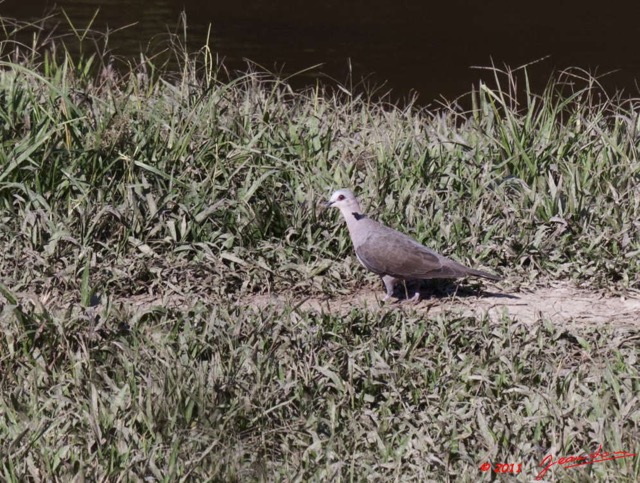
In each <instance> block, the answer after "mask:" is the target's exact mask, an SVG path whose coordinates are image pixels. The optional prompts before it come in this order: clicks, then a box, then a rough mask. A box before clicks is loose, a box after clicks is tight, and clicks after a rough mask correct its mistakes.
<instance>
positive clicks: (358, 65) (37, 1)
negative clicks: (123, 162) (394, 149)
mask: <svg viewBox="0 0 640 483" xmlns="http://www.w3.org/2000/svg"><path fill="white" fill-rule="evenodd" d="M54 5H57V6H58V7H59V8H61V9H64V11H65V12H66V14H67V15H68V17H69V18H70V19H71V21H72V22H73V24H74V25H75V26H77V27H85V26H87V25H88V24H89V22H90V20H91V18H92V17H93V16H94V15H95V14H96V11H97V12H98V14H97V16H96V19H95V21H94V23H93V28H94V29H97V30H106V29H110V30H111V31H112V33H111V34H110V38H109V47H110V48H111V49H112V50H113V52H114V53H116V54H118V55H122V56H135V55H136V54H137V53H138V52H140V50H143V51H144V50H146V49H148V48H150V47H149V46H150V45H154V46H157V45H161V44H162V42H163V39H166V33H167V32H176V31H179V27H178V25H179V19H180V15H181V12H183V11H184V12H186V23H187V27H188V29H187V32H188V36H187V38H188V41H189V47H190V48H192V49H195V48H197V47H200V46H202V45H203V44H204V42H205V39H206V38H207V33H208V31H209V27H211V34H212V35H211V45H212V47H213V49H214V50H215V51H216V52H217V53H218V54H219V55H220V56H221V57H222V58H224V59H225V64H226V65H227V66H228V67H229V68H231V69H232V70H233V69H242V68H243V67H244V65H245V64H244V59H250V60H251V61H253V62H255V63H257V64H259V65H261V66H263V67H264V68H266V69H268V70H272V71H278V72H282V73H284V74H289V73H293V72H297V71H299V70H302V69H305V68H307V67H310V66H312V65H315V64H322V66H321V67H319V68H316V69H315V70H313V71H311V72H307V73H306V74H304V75H303V76H301V77H299V78H298V80H297V82H298V83H314V82H315V81H316V79H317V77H318V76H330V77H333V78H335V79H337V80H338V81H344V80H345V79H346V78H347V73H348V72H349V71H350V70H351V71H352V72H353V79H354V80H358V79H360V78H362V77H367V79H368V83H369V84H376V85H380V84H384V87H385V89H393V92H394V94H395V96H396V97H402V96H407V95H409V94H410V93H411V92H415V93H417V94H418V95H419V99H420V102H421V103H423V104H427V103H430V102H432V101H433V100H434V99H440V98H443V97H444V98H446V99H454V98H456V97H457V96H459V95H461V94H464V93H466V92H468V91H469V90H470V89H471V87H472V85H474V84H477V82H478V80H479V79H481V78H487V76H488V73H487V72H486V71H482V70H478V69H476V68H474V66H488V65H490V64H491V63H492V62H493V63H495V65H497V66H503V65H505V64H506V65H509V66H510V67H517V66H519V65H522V64H525V63H529V62H531V61H533V60H536V59H539V58H543V57H546V59H545V60H544V61H541V62H539V63H538V64H536V65H535V66H533V67H531V68H530V69H529V75H530V76H531V77H532V78H533V81H534V84H536V85H538V86H540V87H541V86H543V85H544V83H545V81H546V79H547V78H548V76H549V75H550V73H551V72H552V71H553V70H554V69H556V70H557V69H562V68H565V67H569V66H577V67H581V68H584V69H588V70H591V71H594V72H597V73H599V74H604V73H607V72H610V71H616V72H615V73H613V74H610V75H608V76H606V77H604V78H603V81H602V82H603V84H604V85H605V86H606V87H607V88H608V89H609V90H611V91H613V90H614V89H624V90H625V91H626V92H627V93H628V94H630V95H637V94H638V81H637V79H640V49H638V45H640V42H639V41H638V39H640V2H636V1H630V0H625V1H617V2H602V1H593V0H583V1H579V2H578V1H567V0H554V1H548V0H540V1H538V2H516V1H513V0H508V1H507V0H487V1H477V0H476V1H470V0H448V1H445V2H431V1H418V0H414V1H409V0H400V1H396V2H391V1H389V0H384V1H383V0H366V1H365V0H352V1H336V0H326V1H323V2H315V3H314V2H306V1H300V0H298V1H296V0H234V1H216V0H102V1H99V0H57V1H56V2H53V1H49V0H4V2H2V1H1V0H0V15H2V16H4V17H7V16H8V17H14V18H18V19H21V20H34V19H37V18H41V17H42V16H43V14H45V13H46V12H50V11H51V9H52V7H53V6H54ZM56 22H58V23H61V24H64V23H65V20H64V17H62V16H60V15H58V16H57V17H56V18H55V19H54V20H52V21H51V22H50V24H53V23H56ZM132 24H133V25H132ZM127 25H132V26H130V27H127V28H124V29H122V30H117V29H119V28H121V27H125V26H127ZM151 48H152V49H153V48H156V47H151Z"/></svg>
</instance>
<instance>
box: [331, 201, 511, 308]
mask: <svg viewBox="0 0 640 483" xmlns="http://www.w3.org/2000/svg"><path fill="white" fill-rule="evenodd" d="M326 206H333V207H336V208H338V209H339V210H340V212H341V213H342V216H343V217H344V219H345V220H346V222H347V228H348V229H349V235H350V236H351V241H352V242H353V247H354V248H355V250H356V256H357V257H358V260H359V261H360V263H362V265H364V266H365V268H367V269H369V270H371V271H372V272H374V273H376V274H378V275H380V277H382V281H383V282H384V286H385V288H386V290H387V295H386V296H385V298H384V300H387V299H388V298H389V297H391V296H392V295H393V291H394V288H395V286H396V283H397V282H398V281H406V280H424V279H431V278H460V277H467V276H470V275H471V276H474V277H482V278H487V279H489V280H500V277H497V276H495V275H493V274H491V273H487V272H483V271H481V270H476V269H473V268H468V267H465V266H464V265H462V264H460V263H458V262H455V261H453V260H451V259H449V258H447V257H443V256H442V255H439V254H438V253H436V252H434V251H433V250H430V249H428V248H427V247H425V246H424V245H422V244H420V243H418V242H417V241H415V240H414V239H413V238H411V237H410V236H408V235H405V234H404V233H400V232H399V231H396V230H394V229H392V228H389V227H387V226H385V225H383V224H382V223H379V222H377V221H375V220H372V219H371V218H368V217H367V216H366V215H365V214H363V213H362V210H361V209H360V204H359V203H358V200H357V199H356V197H355V196H354V194H353V193H352V192H351V191H350V190H348V189H341V190H338V191H336V192H334V193H333V194H332V195H331V199H330V200H329V201H328V202H327V203H326ZM419 296H420V294H419V292H416V294H415V297H414V299H415V300H417V299H418V297H419Z"/></svg>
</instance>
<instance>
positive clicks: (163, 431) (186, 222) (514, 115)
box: [0, 22, 640, 482]
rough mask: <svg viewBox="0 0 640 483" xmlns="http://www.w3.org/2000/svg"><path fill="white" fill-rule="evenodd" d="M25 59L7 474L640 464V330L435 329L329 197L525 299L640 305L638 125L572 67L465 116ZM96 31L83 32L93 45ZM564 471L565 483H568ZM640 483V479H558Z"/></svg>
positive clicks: (357, 474)
mask: <svg viewBox="0 0 640 483" xmlns="http://www.w3.org/2000/svg"><path fill="white" fill-rule="evenodd" d="M22 27H23V26H21V25H17V24H11V23H8V22H5V23H4V29H5V33H6V34H7V36H8V40H6V41H4V42H2V43H1V44H0V139H1V142H0V220H1V224H0V243H1V244H2V248H3V250H2V255H0V293H1V295H0V306H1V307H2V308H1V311H0V327H1V329H2V334H3V335H2V337H1V338H0V415H1V416H2V417H1V418H0V454H2V455H3V458H2V459H1V460H0V465H1V466H0V474H1V475H2V478H3V479H5V480H7V481H24V480H33V481H39V480H65V481H66V480H69V479H72V478H76V479H80V478H81V477H85V478H87V479H89V480H109V481H117V480H142V479H150V480H166V481H175V480H178V479H189V480H196V481H199V480H205V481H207V480H208V481H234V480H238V481H246V480H260V479H263V480H298V481H306V480H329V479H331V480H336V479H337V480H353V481H360V480H377V481H383V480H391V479H397V480H420V481H427V480H432V481H447V480H449V481H477V480H478V479H479V478H483V479H486V480H489V479H494V478H498V477H497V476H495V473H492V472H488V473H483V472H482V471H480V466H481V465H482V464H483V463H484V462H491V463H492V464H497V463H522V468H523V473H525V474H526V476H527V478H534V477H535V475H536V474H537V473H538V472H539V471H540V467H539V465H540V462H541V460H542V458H543V457H544V456H545V455H546V454H548V453H549V452H553V453H554V454H556V455H558V457H561V456H569V455H573V454H582V453H584V452H590V451H594V450H596V449H597V447H598V445H599V444H602V445H603V450H604V451H619V450H625V451H629V452H632V453H633V452H638V449H639V447H638V441H640V430H639V429H638V423H639V422H640V402H639V400H638V396H637V395H638V393H639V392H640V374H639V372H638V357H639V356H640V350H639V344H638V340H639V337H638V331H637V328H636V329H634V328H628V327H627V328H624V327H617V326H616V325H615V324H614V325H611V326H606V327H588V326H587V327H582V328H579V326H577V325H575V324H573V325H571V326H570V327H563V326H562V325H560V324H558V323H557V322H556V321H554V320H539V321H538V322H536V323H534V324H525V323H523V322H521V321H517V320H512V319H511V318H509V316H508V314H505V315H504V317H503V318H501V319H500V320H490V319H489V318H488V317H479V318H473V317H463V316H461V315H459V314H458V313H455V312H454V311H445V312H444V313H443V314H442V315H438V316H437V317H432V316H430V315H429V314H428V313H425V312H424V311H421V310H420V307H419V306H418V307H408V306H404V305H391V306H375V307H358V306H354V307H353V308H352V309H351V310H348V311H346V312H344V313H330V312H327V311H322V310H311V309H308V310H307V309H301V307H300V306H299V304H297V303H293V304H292V305H286V306H275V305H274V306H270V305H267V306H259V305H257V304H255V303H254V297H255V295H256V294H266V293H287V294H290V295H291V296H292V300H303V299H304V298H305V297H338V296H345V295H347V294H352V293H354V292H355V291H356V290H358V288H359V287H361V286H363V285H364V286H366V287H367V290H381V288H380V287H379V286H378V282H377V281H376V280H375V278H374V277H372V276H371V275H370V274H367V273H365V271H364V270H362V269H361V268H359V267H358V263H357V261H356V260H355V259H354V257H353V256H352V248H351V246H350V241H349V239H348V236H347V234H346V232H345V229H344V227H343V226H342V223H341V222H340V221H338V220H337V218H336V216H335V214H326V213H323V212H322V211H320V210H319V209H318V206H319V203H320V202H321V201H323V200H325V199H326V198H327V197H328V195H329V194H330V192H331V190H333V189H335V188H339V187H354V188H356V190H357V191H358V192H359V193H360V194H361V195H363V198H364V199H365V200H366V203H368V207H367V208H368V210H367V211H368V212H369V213H370V214H371V215H372V216H376V217H378V218H379V219H382V220H384V221H385V222H387V223H389V224H390V225H393V226H402V227H411V228H412V229H413V230H414V232H413V233H412V235H414V236H415V237H417V238H418V239H419V240H423V241H426V242H427V244H428V245H429V246H431V247H432V248H434V249H436V250H438V251H439V252H441V253H443V254H445V255H447V256H453V257H454V258H456V259H458V260H460V261H462V262H465V263H468V264H469V265H473V266H483V267H487V268H489V269H491V270H494V271H496V272H498V273H501V275H502V276H504V277H505V281H504V283H503V285H502V286H503V287H505V288H511V289H513V290H515V289H517V288H518V287H520V286H524V285H527V286H529V287H535V286H536V285H540V284H548V283H550V282H551V281H557V280H564V281H572V282H574V283H577V284H581V285H582V286H584V287H588V288H591V289H594V290H595V289H604V290H612V291H625V290H629V289H637V288H640V223H639V222H638V220H640V196H639V194H638V188H637V185H638V181H640V161H638V158H639V156H638V150H639V149H640V115H639V114H640V107H639V103H638V101H637V100H626V99H623V98H621V97H620V96H613V97H610V96H607V94H606V93H605V92H603V91H602V90H601V89H600V88H599V86H598V83H597V80H596V79H594V78H592V77H590V76H588V75H586V74H582V73H580V72H579V71H571V72H565V73H561V74H558V75H557V76H555V77H553V78H552V79H551V80H550V81H549V84H548V86H547V88H546V89H545V90H544V92H542V93H539V94H538V93H534V92H532V91H531V89H529V88H528V83H527V79H526V71H516V72H512V71H500V70H498V69H495V70H494V72H495V82H494V85H491V86H490V85H480V86H479V87H478V89H477V90H475V91H474V92H472V93H470V94H469V95H470V97H471V99H472V105H473V108H472V109H471V110H468V111H464V110H462V109H461V108H459V107H457V106H456V104H451V105H446V106H440V107H438V108H429V109H427V108H422V107H419V106H416V105H415V104H414V103H411V102H409V103H408V105H405V106H403V107H397V106H394V105H391V104H389V103H386V102H385V101H384V99H382V100H374V99H373V98H372V96H370V95H367V94H366V93H364V94H363V93H358V92H357V90H356V89H353V88H351V87H349V86H340V87H339V88H329V87H326V86H321V85H319V86H317V87H315V88H310V89H308V90H304V91H294V90H293V89H292V88H291V87H290V86H289V85H288V83H287V81H286V80H281V79H276V78H274V77H273V76H270V75H268V74H264V73H260V72H255V71H248V72H247V73H246V74H245V75H242V76H239V77H237V78H234V79H229V78H227V76H226V75H225V74H224V71H223V70H222V67H221V66H220V64H219V63H218V62H217V61H216V59H215V56H214V55H213V53H212V52H211V50H210V49H208V48H206V47H205V48H203V49H202V50H201V51H199V52H195V53H185V52H184V51H181V50H179V49H178V48H177V47H176V48H175V49H174V50H172V53H173V54H174V56H175V57H174V61H175V63H177V65H178V67H177V68H175V69H174V70H171V71H168V70H164V69H162V68H161V66H158V65H156V64H154V59H153V58H150V57H145V56H142V57H141V60H140V61H139V63H137V64H135V65H134V64H131V65H130V66H129V67H128V68H127V69H122V68H118V69H116V68H114V67H113V65H112V64H111V63H110V61H109V58H108V57H107V56H106V54H105V56H101V55H94V56H79V57H78V56H74V55H71V54H70V53H69V51H67V50H66V48H65V46H64V43H61V42H60V41H59V40H53V41H50V40H46V42H47V43H48V44H47V45H46V46H45V47H47V48H46V49H44V48H42V47H43V46H42V45H41V42H44V41H45V40H44V39H43V40H41V39H39V38H36V40H34V43H33V44H32V45H30V46H25V45H20V44H18V43H17V42H16V41H15V35H17V34H18V33H19V32H18V31H19V30H20V29H21V28H22ZM76 32H77V33H78V35H79V36H81V32H79V31H76ZM550 475H551V476H550ZM547 477H550V478H555V477H557V478H558V479H562V481H629V482H631V481H637V480H638V479H639V478H640V457H635V458H627V459H621V460H617V461H610V462H606V463H600V464H597V465H590V466H584V467H579V468H571V469H563V468H559V467H557V468H553V469H551V470H550V472H549V473H548V474H547Z"/></svg>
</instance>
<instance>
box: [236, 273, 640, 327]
mask: <svg viewBox="0 0 640 483" xmlns="http://www.w3.org/2000/svg"><path fill="white" fill-rule="evenodd" d="M383 295H384V294H383V293H382V292H381V291H378V290H375V289H373V288H371V289H363V290H361V291H359V292H357V293H354V294H353V295H352V296H349V297H339V298H335V297H333V298H324V299H322V298H307V299H296V298H289V297H286V296H276V295H259V296H254V297H250V298H248V299H243V302H242V303H243V305H247V304H250V305H256V306H259V307H266V306H269V305H278V306H285V305H293V306H298V307H299V309H301V310H317V311H325V312H331V313H345V312H348V311H350V310H351V309H353V308H354V307H366V308H369V309H372V310H388V309H389V308H390V307H391V308H392V307H398V308H399V309H402V308H405V307H406V308H408V307H411V308H412V309H414V310H415V311H416V312H418V313H421V312H422V313H424V314H425V315H426V314H428V315H429V316H433V315H436V314H439V313H444V312H455V311H459V312H460V313H461V314H463V315H472V316H483V315H484V314H485V313H488V314H489V316H491V317H495V318H498V317H501V316H502V315H503V314H508V315H509V316H510V317H512V318H515V319H517V320H521V321H523V322H535V321H537V320H540V319H548V320H552V321H554V322H563V321H566V322H569V321H572V322H575V323H584V324H614V325H618V326H635V327H640V291H628V292H627V293H626V294H625V295H623V296H612V295H607V294H604V293H601V292H598V291H593V290H584V289H579V288H576V287H574V286H572V285H569V284H566V283H559V284H557V285H555V286H552V287H545V288H536V289H532V290H528V291H519V292H498V291H495V290H494V291H480V292H478V293H477V294H474V295H465V296H457V295H452V296H445V297H432V298H429V299H425V300H421V301H419V302H418V303H414V302H411V301H409V300H406V301H400V302H399V301H392V302H382V297H383Z"/></svg>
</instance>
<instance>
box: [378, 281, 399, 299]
mask: <svg viewBox="0 0 640 483" xmlns="http://www.w3.org/2000/svg"><path fill="white" fill-rule="evenodd" d="M382 281H383V282H384V287H385V288H386V289H387V295H385V296H384V299H383V300H384V301H386V300H388V299H389V297H393V289H394V288H395V286H396V282H397V281H398V279H397V278H394V277H392V276H391V275H383V276H382Z"/></svg>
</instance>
